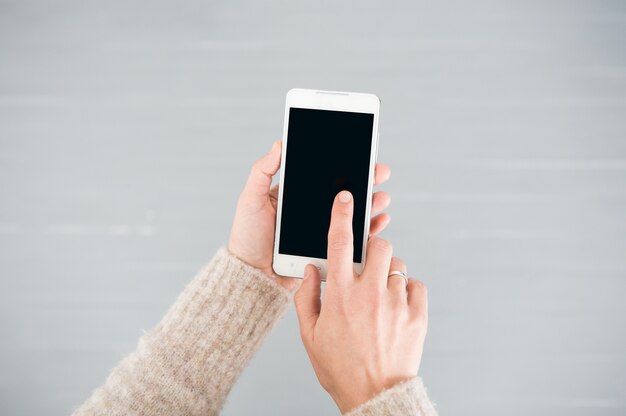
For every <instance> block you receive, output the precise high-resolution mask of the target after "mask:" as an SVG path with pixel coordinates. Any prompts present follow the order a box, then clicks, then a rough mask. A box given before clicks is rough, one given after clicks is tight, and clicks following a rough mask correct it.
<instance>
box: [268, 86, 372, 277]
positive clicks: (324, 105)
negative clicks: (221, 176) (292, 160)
mask: <svg viewBox="0 0 626 416" xmlns="http://www.w3.org/2000/svg"><path fill="white" fill-rule="evenodd" d="M292 107H297V108H309V109H315V110H331V111H333V110H334V111H348V112H353V113H369V114H373V115H374V123H373V126H372V144H371V146H372V147H371V149H370V166H369V175H368V184H367V197H366V199H367V200H366V206H365V222H364V223H365V227H364V230H363V251H362V253H363V255H362V256H361V257H362V258H361V263H354V270H355V271H356V272H357V273H360V272H361V271H362V270H363V266H364V265H365V257H366V248H367V239H368V237H369V230H370V216H371V208H372V190H373V188H374V170H375V168H376V159H377V154H378V117H379V112H380V99H379V98H378V97H377V96H376V95H374V94H364V93H354V92H339V91H321V90H309V89H302V88H294V89H291V90H289V92H287V99H286V103H285V122H284V128H283V147H282V156H281V159H282V160H281V169H280V186H279V191H278V206H277V213H276V234H275V236H274V256H273V260H272V268H273V269H274V272H275V273H276V274H278V275H281V276H286V277H295V278H303V277H304V268H305V267H306V265H307V264H309V263H312V264H314V265H315V266H316V267H317V268H318V269H319V270H320V273H321V276H322V279H326V271H327V264H326V263H327V262H326V259H319V258H315V257H302V256H293V255H289V254H281V253H279V252H278V248H279V247H280V226H281V224H280V223H281V213H282V206H283V184H284V183H285V182H284V176H285V170H286V169H285V168H286V162H285V161H286V155H287V152H288V149H289V145H288V143H287V136H288V131H289V109H290V108H292Z"/></svg>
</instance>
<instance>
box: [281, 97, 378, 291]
mask: <svg viewBox="0 0 626 416" xmlns="http://www.w3.org/2000/svg"><path fill="white" fill-rule="evenodd" d="M379 109H380V100H379V99H378V97H377V96H376V95H373V94H363V93H353V92H336V91H318V90H308V89H299V88H296V89H292V90H290V91H289V92H288V93H287V102H286V105H285V126H284V131H283V151H282V165H281V166H282V168H281V172H280V186H279V192H278V207H277V217H276V236H275V238H274V257H273V262H272V267H273V269H274V272H275V273H277V274H279V275H281V276H289V277H296V278H302V277H303V275H304V268H305V267H306V265H307V264H309V263H312V264H314V265H315V266H316V267H317V268H318V269H319V270H320V272H321V276H322V278H323V279H325V278H326V270H327V267H326V266H327V265H326V258H327V257H326V252H327V245H328V227H329V225H330V213H331V209H332V205H333V201H334V199H335V196H336V195H337V193H339V192H340V191H342V190H348V191H350V192H351V193H352V195H353V198H354V217H353V221H352V231H353V234H354V259H353V260H354V268H355V271H356V272H357V273H359V272H361V271H362V269H363V266H364V264H365V255H366V253H365V249H366V246H367V238H368V235H369V226H370V209H371V205H372V188H373V186H374V169H375V166H376V155H377V151H378V115H379Z"/></svg>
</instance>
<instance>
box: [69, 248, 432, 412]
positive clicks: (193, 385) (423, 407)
mask: <svg viewBox="0 0 626 416" xmlns="http://www.w3.org/2000/svg"><path fill="white" fill-rule="evenodd" d="M289 300H290V294H289V292H288V291H287V290H285V289H284V288H282V287H281V286H280V285H278V284H277V283H275V282H274V281H272V280H271V279H269V278H268V277H267V276H266V275H265V274H264V273H263V272H262V271H260V270H258V269H255V268H253V267H251V266H249V265H247V264H246V263H244V262H242V261H241V260H239V259H238V258H237V257H235V256H234V255H232V254H231V253H229V252H228V251H227V250H226V249H220V250H219V251H218V252H217V254H216V255H215V257H214V258H213V259H212V260H211V262H210V263H209V264H208V265H207V266H205V267H204V268H203V269H202V270H201V271H200V273H199V274H198V275H197V276H196V278H195V279H194V280H193V281H192V282H191V283H189V284H188V285H187V287H186V288H185V289H184V290H183V292H182V293H181V294H180V295H179V297H178V299H177V300H176V301H175V302H174V304H173V305H172V306H171V307H170V309H169V311H168V312H167V313H166V314H165V316H164V317H163V319H162V320H161V321H160V322H159V323H158V324H157V326H156V327H155V328H154V329H153V330H151V331H149V332H147V333H146V334H145V335H144V336H143V337H142V338H141V339H140V340H139V344H138V346H137V350H136V351H134V352H133V353H131V354H130V355H128V356H127V357H126V358H124V359H123V360H122V361H121V362H120V363H119V364H118V365H117V366H116V367H115V368H114V369H113V370H112V371H111V373H110V375H109V377H108V378H107V380H106V382H105V383H104V385H102V386H101V387H99V388H97V389H96V390H95V391H94V392H93V394H92V395H91V397H90V398H89V399H87V401H86V402H85V403H83V404H82V405H81V406H80V407H79V408H78V409H76V410H75V411H74V415H75V416H82V415H137V416H140V415H141V416H143V415H209V416H211V415H217V414H219V412H220V410H221V409H222V407H223V406H224V403H225V401H226V397H227V396H228V393H229V392H230V390H231V388H232V386H233V385H234V383H235V381H236V380H237V378H238V377H239V375H240V374H241V372H242V370H243V369H244V367H245V366H246V364H247V363H248V362H249V361H250V359H251V358H252V356H253V355H254V353H255V352H256V350H257V349H258V348H259V346H260V344H261V342H262V341H263V340H264V339H265V337H266V336H267V335H268V333H269V332H270V330H271V329H272V327H273V326H274V325H275V324H276V322H277V321H278V320H279V319H280V317H281V316H282V315H283V314H284V312H285V311H286V309H287V307H288V305H289ZM347 414H348V415H349V416H370V415H372V416H373V415H389V416H392V415H420V416H433V415H436V411H435V409H434V407H433V405H432V403H431V402H430V400H429V399H428V396H427V395H426V391H425V389H424V386H423V384H422V382H421V380H420V379H419V378H417V377H415V378H413V379H410V380H408V381H405V382H402V383H400V384H397V385H396V386H393V387H392V388H390V389H388V390H386V391H383V392H381V393H379V394H378V395H376V396H375V397H373V398H371V400H369V401H367V402H365V403H363V404H361V405H360V406H358V407H357V408H355V409H353V410H351V411H349V412H348V413H347Z"/></svg>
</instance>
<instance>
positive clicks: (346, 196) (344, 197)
mask: <svg viewBox="0 0 626 416" xmlns="http://www.w3.org/2000/svg"><path fill="white" fill-rule="evenodd" d="M351 200H352V194H351V193H350V192H348V191H341V192H339V201H340V202H343V203H344V204H346V203H348V202H350V201H351Z"/></svg>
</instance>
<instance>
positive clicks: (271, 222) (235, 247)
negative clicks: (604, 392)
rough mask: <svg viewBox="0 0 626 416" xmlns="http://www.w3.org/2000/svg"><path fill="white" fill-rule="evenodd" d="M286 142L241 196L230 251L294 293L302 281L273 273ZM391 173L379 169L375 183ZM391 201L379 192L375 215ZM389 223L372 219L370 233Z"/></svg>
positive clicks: (259, 164)
mask: <svg viewBox="0 0 626 416" xmlns="http://www.w3.org/2000/svg"><path fill="white" fill-rule="evenodd" d="M281 152H282V142H281V141H276V142H274V144H273V146H272V148H271V150H270V151H269V152H268V153H266V154H265V155H264V156H263V157H262V158H260V159H259V160H257V161H256V162H255V163H254V165H253V166H252V168H251V169H250V175H249V177H248V180H247V181H246V184H245V187H244V189H243V191H242V192H241V195H240V196H239V201H238V202H237V209H236V212H235V218H234V220H233V226H232V229H231V233H230V239H229V242H228V250H229V251H230V252H231V253H233V254H234V255H235V256H237V257H238V258H240V259H241V260H243V261H244V262H246V263H247V264H249V265H251V266H253V267H256V268H257V269H260V270H262V271H263V272H264V273H265V274H266V275H267V276H268V277H269V278H271V279H272V280H274V281H275V282H277V283H278V284H280V285H281V286H283V287H284V288H285V289H287V290H289V291H293V290H294V289H296V287H298V286H299V284H300V280H298V279H290V278H285V277H282V276H279V275H277V274H276V273H274V271H273V269H272V250H273V247H274V234H275V226H276V208H277V199H278V186H274V187H272V177H273V176H274V175H276V173H277V172H278V169H279V168H280V163H281ZM390 175H391V170H390V168H389V166H387V165H383V164H377V165H376V172H375V183H376V185H379V184H381V183H384V182H385V181H387V180H388V179H389V176H390ZM389 202H390V199H389V195H388V194H387V193H386V192H376V193H374V196H373V198H372V207H371V211H372V212H379V211H382V210H383V209H385V208H387V206H388V205H389ZM388 222H389V216H388V215H387V214H385V213H383V214H379V215H377V216H375V217H374V218H372V220H371V225H370V233H371V234H376V233H379V232H380V231H382V230H383V229H384V228H385V226H386V225H387V224H388Z"/></svg>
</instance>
